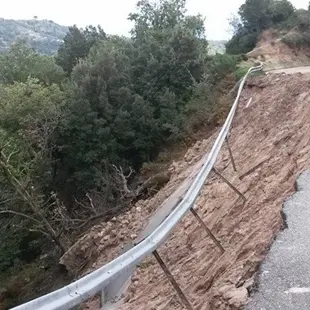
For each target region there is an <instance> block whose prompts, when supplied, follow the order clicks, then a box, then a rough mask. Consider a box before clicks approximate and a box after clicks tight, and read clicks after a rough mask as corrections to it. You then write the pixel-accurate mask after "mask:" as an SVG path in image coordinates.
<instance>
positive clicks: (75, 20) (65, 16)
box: [0, 0, 309, 39]
mask: <svg viewBox="0 0 310 310" xmlns="http://www.w3.org/2000/svg"><path fill="white" fill-rule="evenodd" d="M244 1H245V0H187V8H188V13H190V14H196V13H201V14H202V15H203V16H205V18H206V33H207V37H208V39H227V38H229V33H228V30H229V25H228V21H227V20H228V18H229V17H230V16H231V14H232V13H236V12H237V10H238V8H239V6H240V5H241V4H242V3H244ZM1 2H2V3H1V11H0V17H3V18H12V19H30V18H33V16H38V18H39V19H51V20H53V21H54V22H56V23H58V24H61V25H67V26H70V25H73V24H77V25H78V26H80V27H84V26H86V25H90V24H91V25H98V24H100V25H101V26H102V28H103V29H104V31H105V32H107V33H109V34H122V35H127V34H128V31H129V29H130V28H131V26H132V25H131V23H130V22H129V21H128V20H127V16H128V14H129V13H130V12H133V11H134V10H135V4H136V2H137V0H87V1H80V4H79V3H78V2H79V1H77V0H52V1H51V0H48V1H44V0H1ZM291 2H292V3H293V4H294V6H295V7H296V8H306V7H307V6H308V3H309V0H291Z"/></svg>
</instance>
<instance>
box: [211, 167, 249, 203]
mask: <svg viewBox="0 0 310 310" xmlns="http://www.w3.org/2000/svg"><path fill="white" fill-rule="evenodd" d="M212 170H213V172H214V173H215V174H216V175H218V176H219V177H220V178H221V179H222V180H223V181H224V182H225V183H226V184H227V185H228V186H229V187H230V188H231V189H232V190H233V191H235V192H236V193H237V194H238V195H239V196H240V197H241V198H242V199H243V200H244V201H246V198H245V196H244V195H243V194H242V193H241V192H240V191H239V190H238V189H237V188H236V187H235V186H234V185H232V184H231V183H230V182H229V181H228V180H227V179H226V178H225V177H224V176H223V175H222V174H220V173H219V172H218V171H217V170H216V169H215V168H212Z"/></svg>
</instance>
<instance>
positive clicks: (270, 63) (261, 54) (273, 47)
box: [247, 29, 310, 70]
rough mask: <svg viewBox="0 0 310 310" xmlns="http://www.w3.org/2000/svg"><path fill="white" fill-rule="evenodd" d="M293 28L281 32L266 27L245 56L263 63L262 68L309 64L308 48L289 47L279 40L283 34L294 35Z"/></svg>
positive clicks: (309, 52)
mask: <svg viewBox="0 0 310 310" xmlns="http://www.w3.org/2000/svg"><path fill="white" fill-rule="evenodd" d="M294 31H295V30H292V31H290V32H289V33H284V34H282V33H281V32H280V31H278V30H275V29H268V30H266V31H264V32H263V33H262V34H261V37H260V40H259V42H258V43H257V45H256V47H255V48H254V50H253V51H251V52H249V53H248V54H247V56H248V57H249V58H250V59H251V58H252V59H253V58H254V59H258V60H260V61H262V62H263V63H264V69H265V70H266V69H275V68H279V67H293V66H299V65H305V64H310V51H309V48H305V47H301V48H294V49H293V48H291V47H289V46H288V45H286V44H285V43H283V42H282V41H281V38H282V37H283V35H285V36H293V37H294V35H296V33H295V32H294Z"/></svg>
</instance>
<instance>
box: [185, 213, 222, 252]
mask: <svg viewBox="0 0 310 310" xmlns="http://www.w3.org/2000/svg"><path fill="white" fill-rule="evenodd" d="M190 210H191V212H192V214H193V215H194V217H195V218H196V220H197V221H198V223H199V224H200V226H201V227H202V228H203V229H204V230H205V231H206V232H207V234H208V235H209V236H210V238H211V239H212V240H213V242H214V243H215V244H216V246H217V247H218V248H219V249H220V251H221V254H223V253H224V252H225V249H224V248H223V247H222V245H221V243H220V242H219V241H218V240H217V239H216V237H215V236H214V235H213V233H212V231H211V230H210V229H209V228H208V226H207V225H206V224H205V222H204V221H203V220H202V218H201V217H200V216H199V214H198V213H197V212H196V211H195V209H194V208H191V209H190Z"/></svg>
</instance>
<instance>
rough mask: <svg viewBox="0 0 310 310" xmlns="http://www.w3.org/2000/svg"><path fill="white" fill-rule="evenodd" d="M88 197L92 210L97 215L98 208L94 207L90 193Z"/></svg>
mask: <svg viewBox="0 0 310 310" xmlns="http://www.w3.org/2000/svg"><path fill="white" fill-rule="evenodd" d="M86 197H87V198H88V200H89V203H90V205H91V208H92V210H93V212H94V214H97V211H96V208H95V206H94V204H93V200H92V199H91V197H90V195H89V194H88V193H87V194H86Z"/></svg>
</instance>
